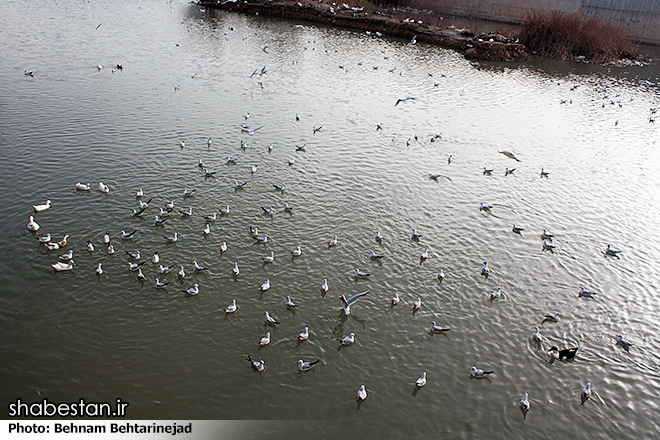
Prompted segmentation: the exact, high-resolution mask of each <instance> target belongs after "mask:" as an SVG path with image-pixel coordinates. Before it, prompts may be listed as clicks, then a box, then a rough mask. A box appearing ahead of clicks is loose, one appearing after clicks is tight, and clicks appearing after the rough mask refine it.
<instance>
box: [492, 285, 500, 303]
mask: <svg viewBox="0 0 660 440" xmlns="http://www.w3.org/2000/svg"><path fill="white" fill-rule="evenodd" d="M500 296H502V289H501V288H500V287H498V288H497V289H495V290H493V291H492V292H490V300H491V301H492V300H494V299H497V298H499V297H500Z"/></svg>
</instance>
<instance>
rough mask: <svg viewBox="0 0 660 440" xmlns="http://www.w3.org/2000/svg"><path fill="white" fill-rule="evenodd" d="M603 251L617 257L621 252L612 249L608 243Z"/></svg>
mask: <svg viewBox="0 0 660 440" xmlns="http://www.w3.org/2000/svg"><path fill="white" fill-rule="evenodd" d="M605 253H606V254H607V255H612V256H613V257H617V256H618V255H619V254H620V253H621V251H617V250H614V249H612V248H611V247H610V245H609V244H608V245H607V249H605Z"/></svg>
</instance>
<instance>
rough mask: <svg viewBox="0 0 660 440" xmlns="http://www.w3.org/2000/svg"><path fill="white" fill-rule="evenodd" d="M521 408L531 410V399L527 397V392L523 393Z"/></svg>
mask: <svg viewBox="0 0 660 440" xmlns="http://www.w3.org/2000/svg"><path fill="white" fill-rule="evenodd" d="M520 408H521V409H522V410H523V411H529V408H530V404H529V399H528V398H527V393H525V394H523V396H522V399H520Z"/></svg>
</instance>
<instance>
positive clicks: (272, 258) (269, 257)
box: [261, 251, 275, 263]
mask: <svg viewBox="0 0 660 440" xmlns="http://www.w3.org/2000/svg"><path fill="white" fill-rule="evenodd" d="M261 258H262V260H264V263H272V262H273V261H275V252H272V251H271V253H270V255H266V256H265V257H261Z"/></svg>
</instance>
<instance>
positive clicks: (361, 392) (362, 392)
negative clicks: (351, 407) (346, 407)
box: [356, 385, 367, 402]
mask: <svg viewBox="0 0 660 440" xmlns="http://www.w3.org/2000/svg"><path fill="white" fill-rule="evenodd" d="M366 398H367V390H366V389H365V388H364V385H360V389H359V390H358V392H357V395H356V399H357V401H358V402H361V401H363V400H364V399H366Z"/></svg>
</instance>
